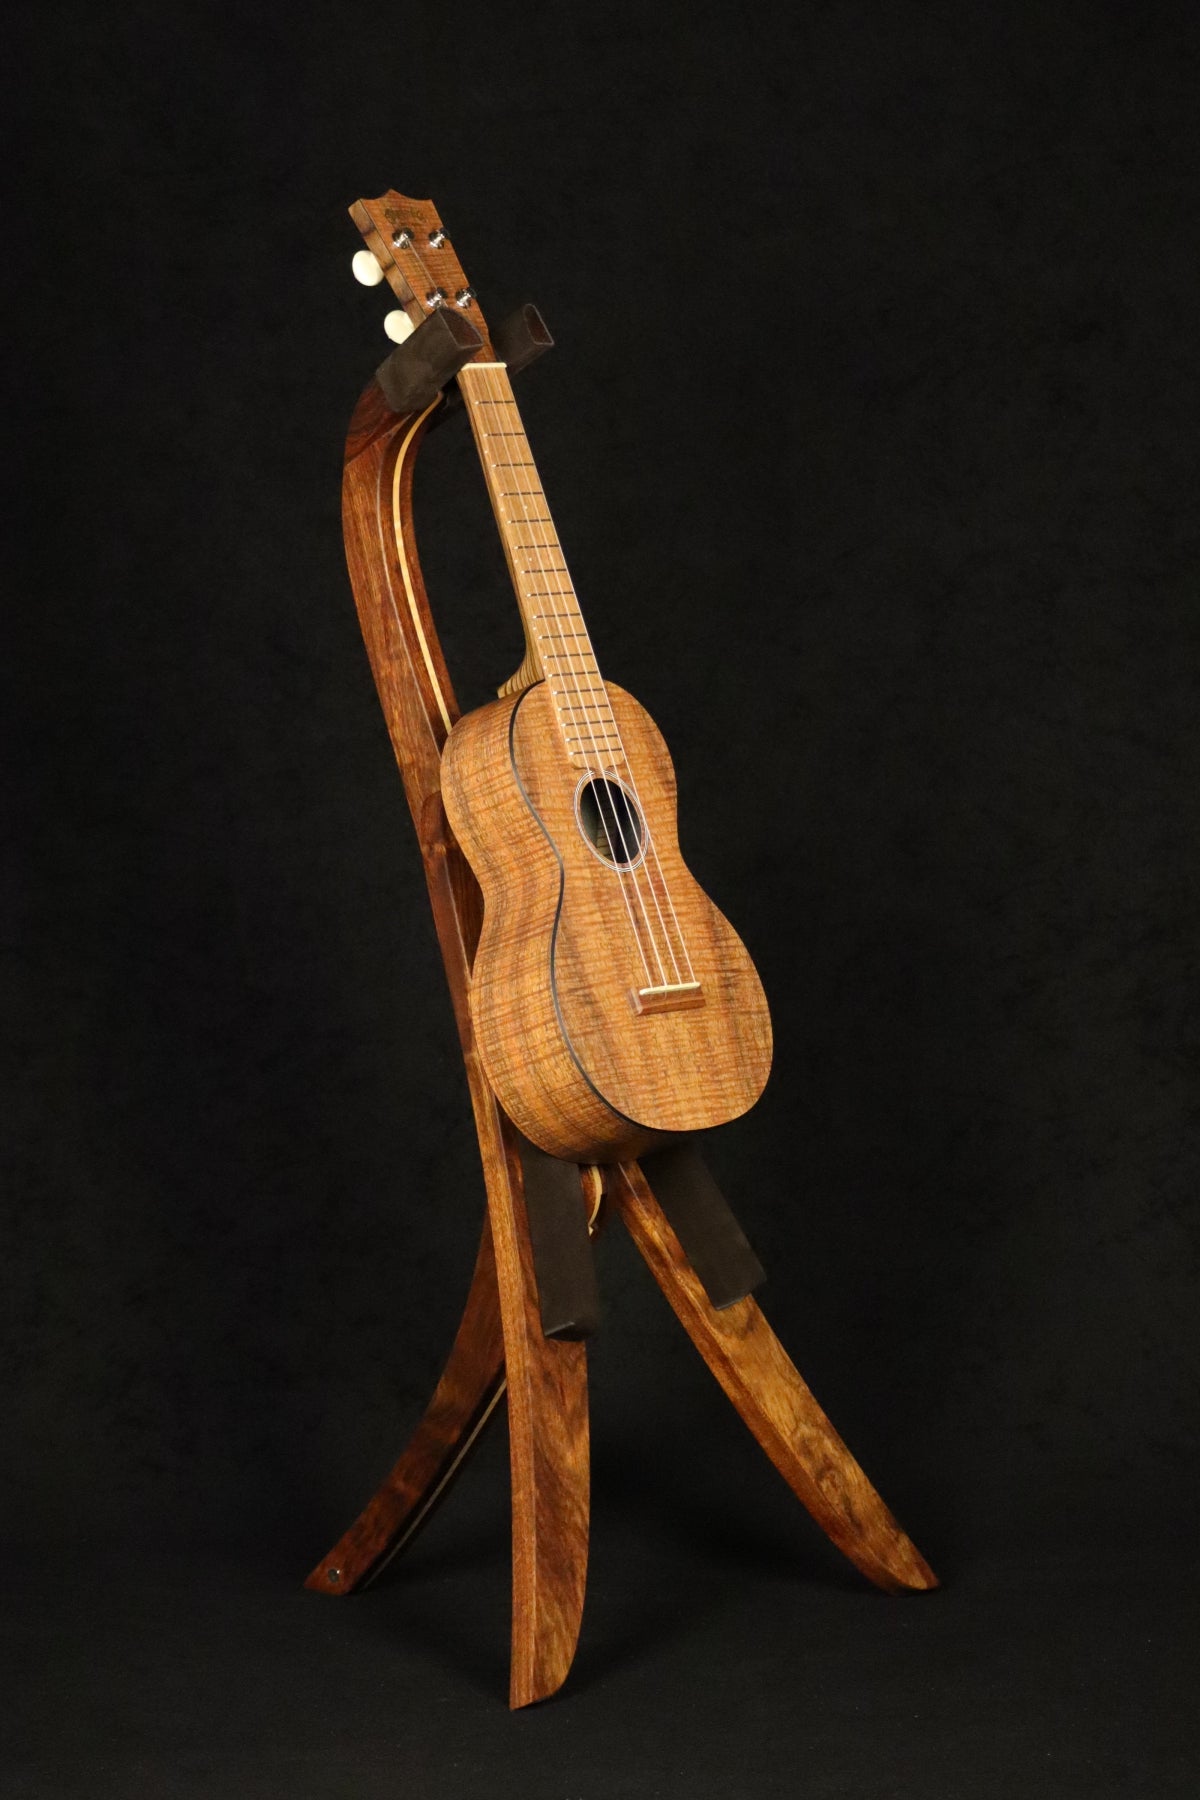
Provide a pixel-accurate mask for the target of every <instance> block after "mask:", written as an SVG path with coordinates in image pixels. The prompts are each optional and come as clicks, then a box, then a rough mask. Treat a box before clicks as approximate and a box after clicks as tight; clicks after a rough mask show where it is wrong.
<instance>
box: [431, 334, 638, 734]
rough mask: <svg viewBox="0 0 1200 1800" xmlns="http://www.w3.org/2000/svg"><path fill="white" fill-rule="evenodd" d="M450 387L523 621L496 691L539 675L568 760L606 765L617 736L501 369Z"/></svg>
mask: <svg viewBox="0 0 1200 1800" xmlns="http://www.w3.org/2000/svg"><path fill="white" fill-rule="evenodd" d="M458 384H459V387H460V388H461V390H462V395H463V399H464V401H465V402H466V408H467V413H468V415H469V417H470V420H471V429H472V431H473V432H474V434H475V446H476V449H477V450H478V451H479V460H480V462H481V463H482V464H483V473H484V478H485V480H486V481H487V488H488V494H489V495H490V497H491V502H492V510H493V511H494V513H495V515H496V523H497V525H498V526H499V528H500V537H501V541H502V543H503V545H504V554H505V557H506V559H507V562H508V570H509V574H510V575H511V577H512V584H513V589H514V591H515V593H516V596H517V604H518V606H519V607H520V609H521V619H522V622H523V624H524V626H525V659H524V661H523V662H522V664H521V666H520V668H519V669H518V670H517V672H516V674H515V675H514V676H513V677H512V678H511V680H509V681H507V682H505V684H504V686H503V687H502V688H501V689H500V692H501V694H516V693H520V692H521V691H522V689H524V688H527V687H532V686H533V685H534V683H535V682H538V681H545V683H546V686H547V688H548V689H549V691H550V693H551V695H552V697H553V700H554V707H555V712H556V714H557V716H558V722H559V726H560V729H561V731H562V734H563V738H564V741H565V743H566V747H567V752H568V754H569V756H570V757H571V760H572V762H575V763H577V764H578V765H579V766H580V767H585V768H586V767H592V768H595V767H596V766H597V765H598V764H599V765H600V766H609V765H613V766H616V765H618V764H619V763H620V762H621V761H622V760H623V759H622V755H621V745H620V737H619V734H618V732H617V728H616V723H615V720H614V718H613V714H612V708H611V707H610V706H609V703H608V695H607V693H606V692H605V688H604V683H603V681H602V679H601V676H600V670H599V668H598V666H597V663H596V657H595V652H594V651H593V649H592V640H591V638H590V637H589V635H588V630H587V626H586V625H585V624H584V622H583V614H582V612H581V611H580V609H579V601H578V599H577V597H576V594H575V588H574V584H573V583H572V581H571V576H570V572H569V570H568V568H567V559H566V557H565V556H564V555H563V552H562V546H561V545H560V543H559V541H558V533H557V532H556V531H555V529H554V521H553V519H552V518H551V516H550V508H549V506H548V505H547V503H546V496H545V493H544V492H543V489H542V483H541V479H540V477H539V476H538V472H537V466H536V464H535V463H534V460H533V452H532V451H531V450H530V448H529V439H528V438H527V437H526V435H525V427H524V425H523V424H522V423H521V415H520V412H519V411H518V409H517V403H516V401H515V400H514V398H513V391H512V384H511V383H510V381H509V379H508V370H507V369H506V368H505V366H504V364H503V363H486V362H472V363H467V364H466V365H465V367H464V368H462V369H461V370H460V371H459V375H458Z"/></svg>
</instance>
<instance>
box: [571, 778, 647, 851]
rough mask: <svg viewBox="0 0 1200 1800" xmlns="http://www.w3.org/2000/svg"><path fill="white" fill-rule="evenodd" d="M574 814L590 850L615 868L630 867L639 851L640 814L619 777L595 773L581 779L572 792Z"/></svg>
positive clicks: (640, 833) (641, 832) (641, 835)
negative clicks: (584, 779)
mask: <svg viewBox="0 0 1200 1800" xmlns="http://www.w3.org/2000/svg"><path fill="white" fill-rule="evenodd" d="M575 816H576V818H577V819H578V820H579V829H580V831H581V832H582V833H583V836H584V841H585V842H586V844H587V846H588V848H589V849H590V850H594V851H595V853H596V855H597V856H598V857H599V858H600V859H601V861H602V862H606V863H611V864H612V866H613V868H615V869H631V868H632V867H633V865H634V864H635V863H636V862H638V861H639V860H640V858H641V854H642V837H643V831H642V815H641V813H640V812H639V811H638V809H637V803H636V802H635V800H634V798H633V796H632V794H630V793H629V791H628V789H626V788H624V787H622V786H621V783H620V782H619V781H609V780H608V779H607V777H606V776H603V775H595V776H593V777H592V779H591V780H590V781H581V782H580V784H579V787H578V789H577V791H576V794H575Z"/></svg>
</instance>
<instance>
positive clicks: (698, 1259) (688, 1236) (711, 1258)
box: [638, 1142, 767, 1311]
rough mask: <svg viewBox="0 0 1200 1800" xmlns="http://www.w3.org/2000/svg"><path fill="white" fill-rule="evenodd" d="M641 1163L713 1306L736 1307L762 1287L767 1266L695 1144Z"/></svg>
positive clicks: (659, 1153)
mask: <svg viewBox="0 0 1200 1800" xmlns="http://www.w3.org/2000/svg"><path fill="white" fill-rule="evenodd" d="M638 1161H639V1163H640V1165H641V1169H642V1173H643V1175H644V1176H645V1177H646V1180H647V1182H648V1183H649V1185H650V1191H651V1193H652V1194H653V1195H654V1198H655V1199H656V1200H657V1201H658V1204H659V1205H660V1206H661V1207H662V1210H663V1212H664V1213H665V1214H666V1215H667V1221H668V1223H669V1225H670V1227H671V1229H672V1231H673V1232H674V1233H675V1236H676V1237H677V1238H678V1239H679V1242H680V1244H681V1246H682V1247H683V1251H684V1254H685V1255H686V1257H687V1259H688V1261H689V1262H690V1263H691V1265H692V1267H693V1269H694V1270H695V1271H696V1274H697V1275H698V1276H699V1278H700V1282H701V1285H702V1286H703V1288H704V1291H705V1293H706V1294H707V1295H708V1298H709V1300H710V1301H711V1302H712V1304H713V1306H715V1307H716V1308H717V1309H718V1311H719V1310H720V1309H721V1308H722V1307H725V1306H732V1305H733V1304H734V1303H735V1301H738V1300H744V1299H745V1298H746V1296H747V1294H752V1293H753V1292H754V1290H755V1288H757V1287H760V1286H761V1285H762V1283H763V1282H764V1281H765V1280H766V1278H767V1274H766V1270H765V1269H764V1268H763V1266H762V1264H761V1263H760V1262H759V1260H758V1258H757V1256H755V1254H754V1252H753V1250H752V1249H751V1248H750V1245H749V1243H748V1242H747V1239H746V1234H745V1232H744V1231H743V1230H742V1228H741V1226H740V1225H739V1224H738V1222H737V1220H736V1219H735V1218H734V1216H733V1211H732V1209H731V1208H730V1205H729V1202H728V1201H727V1200H726V1198H725V1196H724V1194H723V1193H722V1192H721V1190H720V1188H719V1187H718V1186H717V1184H716V1182H715V1181H714V1180H713V1178H712V1176H711V1175H710V1173H709V1171H708V1167H707V1165H706V1164H705V1161H704V1158H703V1157H702V1156H701V1154H700V1152H699V1150H697V1148H696V1146H695V1144H693V1143H687V1142H685V1143H682V1144H673V1145H671V1147H670V1148H669V1149H666V1150H655V1151H654V1152H653V1153H652V1154H651V1155H649V1156H642V1157H639V1158H638Z"/></svg>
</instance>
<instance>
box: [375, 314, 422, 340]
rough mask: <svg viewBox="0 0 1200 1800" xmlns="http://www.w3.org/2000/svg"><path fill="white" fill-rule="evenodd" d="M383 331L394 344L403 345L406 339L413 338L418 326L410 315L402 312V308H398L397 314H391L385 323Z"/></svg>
mask: <svg viewBox="0 0 1200 1800" xmlns="http://www.w3.org/2000/svg"><path fill="white" fill-rule="evenodd" d="M383 329H384V330H385V331H386V332H387V334H388V336H389V337H390V338H391V340H392V342H393V344H402V343H403V342H404V341H405V339H406V338H410V337H411V336H412V334H413V332H414V331H415V330H416V326H415V325H414V324H413V322H412V320H411V319H410V318H409V316H408V314H407V313H406V312H402V311H401V310H400V308H399V307H397V308H396V310H395V312H390V313H389V314H388V315H387V318H386V319H385V320H384V321H383Z"/></svg>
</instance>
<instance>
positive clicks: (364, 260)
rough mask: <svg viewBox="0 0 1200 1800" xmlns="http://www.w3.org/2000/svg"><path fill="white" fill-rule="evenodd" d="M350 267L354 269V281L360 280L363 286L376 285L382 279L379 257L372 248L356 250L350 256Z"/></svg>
mask: <svg viewBox="0 0 1200 1800" xmlns="http://www.w3.org/2000/svg"><path fill="white" fill-rule="evenodd" d="M350 267H351V268H352V269H353V270H354V279H355V281H361V282H362V284H363V286H364V287H378V286H379V284H380V282H381V281H382V280H383V270H382V269H381V268H380V266H379V258H378V257H377V256H376V255H375V253H374V251H372V250H359V251H357V252H356V254H355V255H354V256H353V257H352V258H351V262H350Z"/></svg>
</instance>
